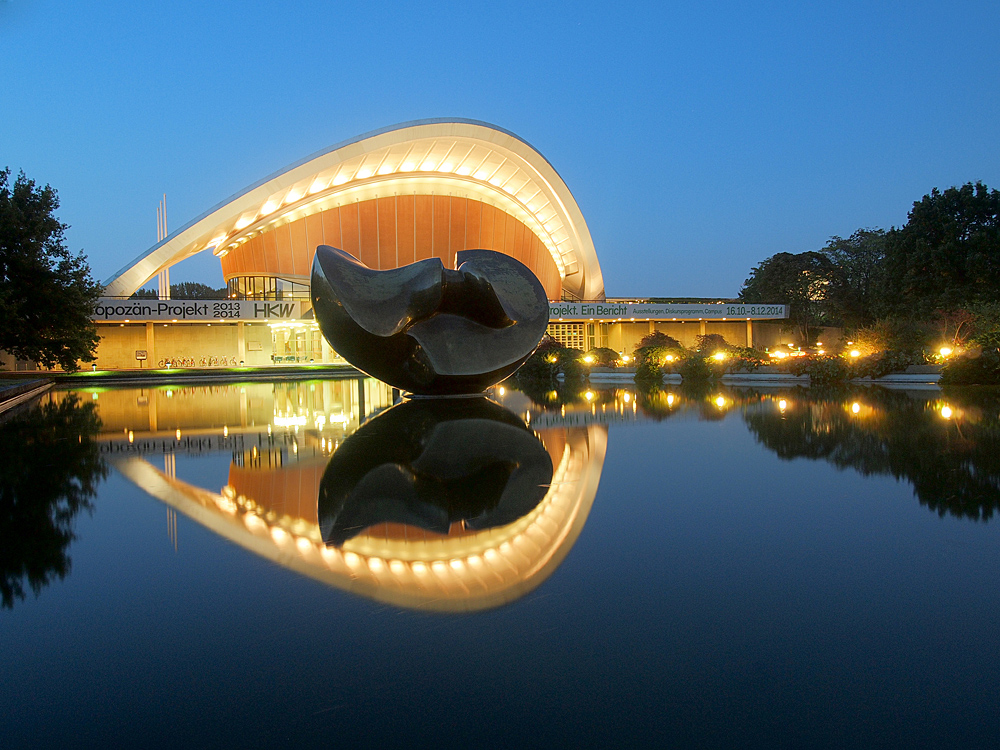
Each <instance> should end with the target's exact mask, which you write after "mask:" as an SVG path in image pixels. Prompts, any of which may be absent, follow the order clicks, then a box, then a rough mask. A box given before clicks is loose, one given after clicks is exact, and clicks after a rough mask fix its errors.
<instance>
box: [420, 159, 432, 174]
mask: <svg viewBox="0 0 1000 750" xmlns="http://www.w3.org/2000/svg"><path fill="white" fill-rule="evenodd" d="M420 168H421V169H422V170H423V171H425V172H431V171H433V169H434V162H432V161H431V160H430V159H428V160H427V161H425V162H424V163H423V164H421V165H420Z"/></svg>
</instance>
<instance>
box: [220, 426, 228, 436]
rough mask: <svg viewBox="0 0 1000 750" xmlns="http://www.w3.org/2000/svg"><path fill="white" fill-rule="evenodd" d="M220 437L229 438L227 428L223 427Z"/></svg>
mask: <svg viewBox="0 0 1000 750" xmlns="http://www.w3.org/2000/svg"><path fill="white" fill-rule="evenodd" d="M222 437H229V426H228V425H224V426H223V428H222Z"/></svg>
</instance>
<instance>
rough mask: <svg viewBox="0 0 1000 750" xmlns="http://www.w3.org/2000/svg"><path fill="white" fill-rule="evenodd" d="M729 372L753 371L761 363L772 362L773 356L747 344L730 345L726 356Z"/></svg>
mask: <svg viewBox="0 0 1000 750" xmlns="http://www.w3.org/2000/svg"><path fill="white" fill-rule="evenodd" d="M725 362H726V371H727V372H753V371H754V370H756V369H757V368H758V367H760V366H761V365H767V364H770V363H771V358H770V357H769V356H768V355H767V354H765V353H764V352H762V351H759V350H758V349H753V348H751V347H747V346H733V347H730V349H729V353H728V356H727V357H726V360H725Z"/></svg>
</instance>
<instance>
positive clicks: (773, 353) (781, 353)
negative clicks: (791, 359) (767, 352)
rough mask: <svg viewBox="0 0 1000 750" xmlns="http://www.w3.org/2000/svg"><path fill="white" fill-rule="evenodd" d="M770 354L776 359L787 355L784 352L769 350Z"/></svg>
mask: <svg viewBox="0 0 1000 750" xmlns="http://www.w3.org/2000/svg"><path fill="white" fill-rule="evenodd" d="M771 356H772V357H775V358H777V359H784V358H785V357H787V356H788V355H787V354H785V353H784V352H771Z"/></svg>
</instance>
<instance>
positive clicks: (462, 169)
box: [456, 167, 472, 177]
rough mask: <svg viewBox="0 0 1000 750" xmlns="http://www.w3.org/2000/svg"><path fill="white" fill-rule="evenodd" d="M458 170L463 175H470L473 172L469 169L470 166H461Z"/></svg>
mask: <svg viewBox="0 0 1000 750" xmlns="http://www.w3.org/2000/svg"><path fill="white" fill-rule="evenodd" d="M456 171H457V172H458V174H460V175H462V177H468V176H469V175H470V174H472V170H471V169H469V168H468V167H459V168H458V169H457V170H456Z"/></svg>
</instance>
